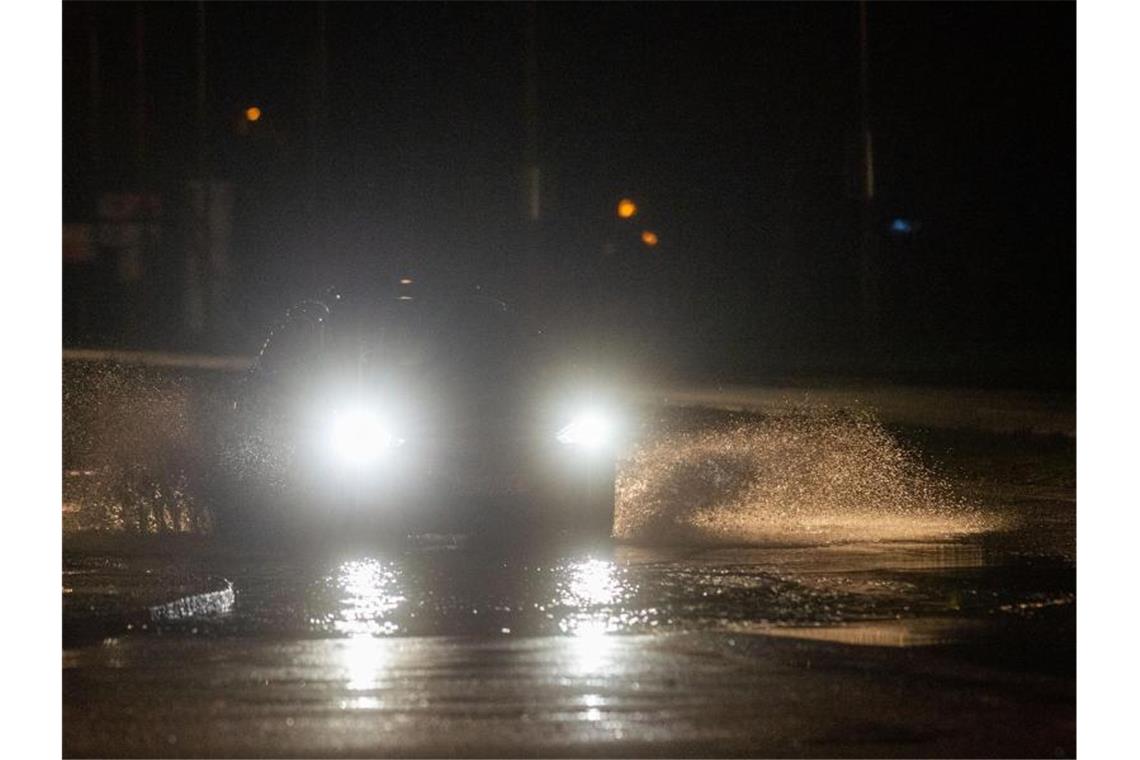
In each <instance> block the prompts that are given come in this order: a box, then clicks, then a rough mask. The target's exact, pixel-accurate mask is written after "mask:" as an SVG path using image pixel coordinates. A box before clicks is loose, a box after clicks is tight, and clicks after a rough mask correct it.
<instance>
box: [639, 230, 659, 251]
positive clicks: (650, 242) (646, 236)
mask: <svg viewBox="0 0 1140 760" xmlns="http://www.w3.org/2000/svg"><path fill="white" fill-rule="evenodd" d="M641 242H643V243H645V244H646V245H647V246H649V247H650V248H652V247H653V246H655V245H657V233H656V232H650V231H649V230H645V231H644V232H642V233H641Z"/></svg>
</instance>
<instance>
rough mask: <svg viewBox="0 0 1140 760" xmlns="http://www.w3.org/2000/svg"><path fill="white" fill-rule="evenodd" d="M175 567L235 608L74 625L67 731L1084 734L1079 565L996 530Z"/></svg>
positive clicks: (84, 741)
mask: <svg viewBox="0 0 1140 760" xmlns="http://www.w3.org/2000/svg"><path fill="white" fill-rule="evenodd" d="M998 543H999V544H1000V543H1001V542H1000V541H999V542H998ZM70 561H71V563H72V567H73V568H76V567H78V566H80V565H82V564H83V563H86V564H87V566H88V567H95V566H98V564H99V563H100V562H103V561H111V560H109V558H107V557H104V556H101V555H98V554H94V555H93V554H85V555H82V556H74V555H73V556H72V558H71V560H70ZM113 561H114V562H117V563H119V565H120V567H121V566H122V565H123V563H124V562H125V563H126V564H127V565H130V564H131V563H136V564H138V565H140V566H142V565H145V564H147V563H148V562H153V561H154V560H153V558H151V559H148V557H147V556H146V555H145V554H143V555H141V556H135V557H132V558H129V559H126V560H124V558H123V556H122V555H121V554H119V555H116V556H115V559H114V560H113ZM163 562H164V564H165V566H166V567H167V568H169V567H171V563H170V560H169V557H168V555H167V556H166V557H164V560H163ZM173 566H175V567H179V568H181V570H182V573H183V575H184V576H193V575H194V574H195V573H204V572H206V571H207V570H208V571H209V572H212V573H217V572H219V571H222V572H223V573H224V574H225V575H226V577H228V578H230V579H231V580H232V581H233V583H234V587H235V589H236V592H237V593H236V594H235V597H234V601H233V604H232V606H231V607H229V608H228V609H226V610H223V611H221V612H220V613H218V614H209V615H205V616H191V617H187V618H185V619H181V620H179V619H174V620H168V621H165V622H163V621H151V622H150V624H149V625H148V627H147V630H145V631H144V630H141V629H137V628H132V630H130V631H121V632H120V633H118V634H115V635H110V636H104V637H103V638H102V639H100V640H97V641H96V640H87V641H84V640H82V626H81V625H79V624H77V625H75V626H73V628H75V629H76V630H73V632H72V635H73V636H74V635H78V636H79V638H78V639H77V640H76V641H74V642H73V643H74V644H75V645H74V646H72V647H71V648H68V649H66V650H65V653H64V663H63V664H64V672H63V678H64V694H65V701H64V725H65V749H66V752H67V754H68V755H72V756H77V755H100V754H128V755H326V754H346V755H370V754H389V755H409V754H411V755H420V754H423V755H432V754H456V753H458V754H476V755H530V754H555V755H565V754H575V755H577V754H601V755H614V754H644V755H674V754H698V755H737V754H740V755H800V754H804V755H821V754H822V755H908V756H915V755H920V756H922V755H952V756H963V755H967V756H969V755H974V756H977V755H985V756H996V755H1033V756H1040V755H1049V756H1052V755H1055V754H1060V755H1070V754H1073V753H1074V751H1075V745H1074V738H1075V730H1074V721H1075V679H1074V671H1075V657H1074V652H1075V650H1074V647H1075V615H1074V610H1075V603H1074V601H1075V598H1074V592H1075V572H1074V566H1073V564H1072V562H1071V561H1070V560H1067V559H1065V558H1064V557H1060V556H1055V555H1048V554H1040V553H1034V552H1029V553H1026V552H1024V551H1023V550H1021V549H1014V550H1006V549H1003V548H1002V547H1001V546H1000V545H994V542H993V541H992V540H991V541H986V540H979V541H974V542H961V541H957V542H952V543H900V542H892V543H890V544H849V545H841V546H818V547H810V546H801V547H786V548H776V547H768V548H722V549H705V550H692V549H690V550H682V549H647V548H635V547H618V548H616V549H615V550H613V551H612V552H608V553H598V552H593V553H589V554H577V553H573V552H571V553H555V554H533V553H529V554H526V553H524V554H513V555H509V556H508V557H503V556H496V555H495V554H494V553H492V552H489V551H488V550H487V549H486V548H485V547H475V548H473V547H462V546H456V545H454V544H448V543H446V542H444V543H438V544H436V545H432V546H416V547H409V548H406V549H404V550H402V551H397V552H391V551H389V552H388V553H377V554H373V555H370V554H358V555H354V556H351V557H343V558H340V557H338V558H331V557H326V558H321V559H318V558H316V557H309V558H306V559H304V560H297V559H294V560H283V559H280V558H270V557H265V558H249V557H243V558H241V559H235V558H234V557H233V555H230V554H211V553H209V552H206V553H205V554H203V553H202V552H201V551H197V550H193V551H186V552H184V553H183V554H182V556H181V557H178V559H177V560H176V561H175V562H174V565H173Z"/></svg>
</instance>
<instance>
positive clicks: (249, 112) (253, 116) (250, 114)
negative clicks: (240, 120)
mask: <svg viewBox="0 0 1140 760" xmlns="http://www.w3.org/2000/svg"><path fill="white" fill-rule="evenodd" d="M260 118H261V109H260V108H258V107H257V106H250V107H249V108H247V109H245V120H246V121H257V120H258V119H260Z"/></svg>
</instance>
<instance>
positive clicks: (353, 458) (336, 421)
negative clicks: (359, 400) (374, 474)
mask: <svg viewBox="0 0 1140 760" xmlns="http://www.w3.org/2000/svg"><path fill="white" fill-rule="evenodd" d="M329 440H330V443H331V446H332V451H333V454H334V455H335V456H336V458H337V460H338V461H340V462H342V463H343V464H345V465H348V466H350V467H366V466H368V465H371V464H374V463H376V462H377V461H379V460H380V459H381V458H383V456H384V455H385V454H386V453H387V452H388V451H389V450H391V449H394V448H396V447H398V446H400V445H402V444H403V443H404V439H403V438H400V437H399V436H397V435H396V434H395V432H394V431H393V429H392V425H391V423H390V422H389V421H388V420H387V419H386V418H384V417H383V416H382V415H381V414H380V413H379V412H378V411H377V410H376V409H373V408H370V407H367V406H353V407H348V408H345V409H338V410H337V411H335V412H334V413H333V419H332V427H331V430H330V435H329Z"/></svg>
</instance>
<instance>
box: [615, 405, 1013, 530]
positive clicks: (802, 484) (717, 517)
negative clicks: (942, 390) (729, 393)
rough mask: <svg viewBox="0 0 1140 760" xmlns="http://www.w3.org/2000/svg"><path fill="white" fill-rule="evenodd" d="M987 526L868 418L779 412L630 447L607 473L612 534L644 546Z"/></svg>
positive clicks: (991, 523) (989, 525)
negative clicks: (612, 490) (611, 481)
mask: <svg viewBox="0 0 1140 760" xmlns="http://www.w3.org/2000/svg"><path fill="white" fill-rule="evenodd" d="M995 523H996V520H995V518H993V517H992V516H987V515H985V514H983V513H981V512H980V511H979V510H978V509H976V508H974V507H972V506H971V505H969V504H967V503H965V502H964V501H962V500H961V499H959V498H957V497H955V496H954V494H953V492H952V490H951V488H950V486H949V484H948V482H947V481H946V480H944V479H942V478H939V477H937V476H936V475H934V474H933V473H932V472H931V471H930V470H928V469H927V468H925V467H924V466H923V465H922V464H921V463H920V462H919V460H918V459H917V457H916V456H914V455H913V454H912V453H911V452H909V451H907V450H906V449H904V448H903V447H902V446H901V445H900V444H899V443H898V441H896V440H895V439H894V437H893V436H892V435H891V434H890V433H889V432H888V431H886V430H885V429H884V428H883V427H882V425H880V424H879V423H878V422H877V421H876V420H875V419H874V418H873V417H871V416H870V415H868V414H864V413H859V414H851V413H826V414H816V415H805V414H798V413H787V414H782V415H778V416H773V417H769V418H763V419H752V420H747V421H739V420H737V421H732V422H727V423H724V424H722V425H719V426H716V427H706V428H704V429H702V430H700V431H695V432H681V433H671V434H666V435H664V436H663V437H661V438H658V439H656V440H654V441H652V442H651V443H649V444H648V445H646V446H644V447H642V448H641V449H640V450H638V451H637V452H636V453H635V454H634V455H633V457H632V459H631V460H630V461H629V462H627V463H626V465H625V466H624V467H623V468H622V470H621V473H620V474H619V477H618V484H617V507H616V518H615V526H614V533H615V535H616V536H617V537H619V538H622V539H626V540H631V541H649V542H658V541H673V542H686V543H826V542H838V541H880V540H919V539H928V538H934V537H940V538H946V537H953V536H956V535H965V534H971V533H978V532H982V531H985V530H992V529H994V528H995V527H996V524H995Z"/></svg>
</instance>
